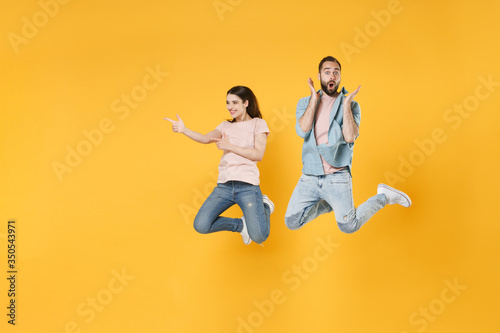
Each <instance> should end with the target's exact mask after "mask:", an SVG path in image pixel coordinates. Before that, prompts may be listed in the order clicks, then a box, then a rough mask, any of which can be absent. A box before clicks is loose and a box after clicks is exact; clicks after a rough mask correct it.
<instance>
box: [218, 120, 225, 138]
mask: <svg viewBox="0 0 500 333" xmlns="http://www.w3.org/2000/svg"><path fill="white" fill-rule="evenodd" d="M226 124H227V121H223V122H222V123H220V124H219V126H217V127H216V128H215V129H216V130H219V132H220V133H221V134H222V135H224V130H225V129H226Z"/></svg>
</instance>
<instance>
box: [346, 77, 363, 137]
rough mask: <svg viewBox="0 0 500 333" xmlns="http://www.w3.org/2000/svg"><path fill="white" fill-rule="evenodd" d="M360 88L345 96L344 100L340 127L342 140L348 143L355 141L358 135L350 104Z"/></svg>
mask: <svg viewBox="0 0 500 333" xmlns="http://www.w3.org/2000/svg"><path fill="white" fill-rule="evenodd" d="M360 88H361V86H359V87H358V89H356V90H355V91H353V92H352V93H350V94H349V95H347V96H346V97H345V99H344V120H343V125H342V135H344V140H345V141H346V142H348V143H352V142H354V140H356V138H357V137H358V135H359V127H358V125H357V124H356V122H355V121H354V117H353V115H352V110H351V102H352V100H353V99H354V96H356V94H357V93H358V91H359V89H360Z"/></svg>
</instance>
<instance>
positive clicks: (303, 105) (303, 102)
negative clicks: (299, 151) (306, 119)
mask: <svg viewBox="0 0 500 333" xmlns="http://www.w3.org/2000/svg"><path fill="white" fill-rule="evenodd" d="M309 99H310V98H309ZM309 99H308V98H307V97H304V98H301V99H300V100H299V102H298V103H297V110H296V111H295V118H297V122H296V123H295V131H296V132H297V134H298V136H300V137H301V138H305V137H306V136H307V135H308V134H309V133H310V132H311V130H312V128H311V129H310V130H309V132H307V133H306V132H304V131H303V130H302V128H300V125H299V119H300V118H301V117H302V116H303V115H304V113H305V112H306V109H307V105H309Z"/></svg>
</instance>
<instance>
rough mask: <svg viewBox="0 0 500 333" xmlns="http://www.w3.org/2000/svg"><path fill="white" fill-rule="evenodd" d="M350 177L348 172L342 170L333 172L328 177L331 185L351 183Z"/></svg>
mask: <svg viewBox="0 0 500 333" xmlns="http://www.w3.org/2000/svg"><path fill="white" fill-rule="evenodd" d="M349 177H351V176H350V175H349V174H348V173H346V172H342V173H339V174H332V175H331V177H329V179H328V184H329V185H347V184H349Z"/></svg>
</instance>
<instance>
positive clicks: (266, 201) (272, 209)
mask: <svg viewBox="0 0 500 333" xmlns="http://www.w3.org/2000/svg"><path fill="white" fill-rule="evenodd" d="M262 201H264V204H267V205H268V206H269V209H270V210H271V214H272V213H273V212H274V203H273V202H272V201H271V199H269V198H268V196H267V195H265V194H263V195H262Z"/></svg>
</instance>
